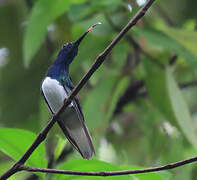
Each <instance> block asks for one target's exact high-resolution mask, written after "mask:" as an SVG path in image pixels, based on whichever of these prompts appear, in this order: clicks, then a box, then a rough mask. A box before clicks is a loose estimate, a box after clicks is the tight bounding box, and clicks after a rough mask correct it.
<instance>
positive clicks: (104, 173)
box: [20, 156, 197, 176]
mask: <svg viewBox="0 0 197 180" xmlns="http://www.w3.org/2000/svg"><path fill="white" fill-rule="evenodd" d="M196 161H197V156H195V157H192V158H189V159H185V160H182V161H178V162H175V163H170V164H167V165H164V166H158V167H154V168H146V169H135V170H122V171H99V172H98V171H97V172H85V171H65V170H59V169H48V168H36V167H28V166H24V165H22V166H20V171H29V172H42V173H53V174H67V175H83V176H118V175H128V174H142V173H148V172H157V171H164V170H170V169H174V168H177V167H180V166H183V165H186V164H191V163H193V162H196Z"/></svg>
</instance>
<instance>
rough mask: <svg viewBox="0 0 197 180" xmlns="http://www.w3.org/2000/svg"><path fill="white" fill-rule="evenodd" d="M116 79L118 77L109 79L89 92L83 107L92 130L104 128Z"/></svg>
mask: <svg viewBox="0 0 197 180" xmlns="http://www.w3.org/2000/svg"><path fill="white" fill-rule="evenodd" d="M116 79H117V76H113V77H108V78H107V79H105V80H103V81H101V82H100V83H98V84H97V86H96V87H95V88H94V89H93V90H92V91H91V92H89V94H88V96H87V99H86V101H85V103H84V105H83V112H84V115H85V119H86V123H87V124H88V128H89V129H90V130H93V129H95V128H99V127H101V126H103V119H104V117H105V114H106V113H107V107H106V103H107V102H108V98H109V96H110V93H111V91H112V88H113V86H114V84H115V82H116ZM95 114H96V115H95Z"/></svg>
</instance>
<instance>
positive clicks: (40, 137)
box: [0, 0, 155, 180]
mask: <svg viewBox="0 0 197 180" xmlns="http://www.w3.org/2000/svg"><path fill="white" fill-rule="evenodd" d="M154 1H155V0H149V1H147V3H146V4H145V5H144V7H142V8H141V9H140V10H139V11H138V12H137V14H136V15H135V16H134V17H133V18H132V19H131V20H130V21H129V22H128V24H127V25H126V26H125V27H124V28H123V29H122V31H121V32H120V33H119V34H118V35H117V36H116V38H115V39H114V40H113V41H112V42H111V43H110V44H109V45H108V46H107V48H106V49H105V50H104V51H103V52H102V53H101V54H100V55H99V56H98V57H97V58H96V59H95V62H94V63H93V65H92V66H91V67H90V69H89V70H88V72H87V73H86V74H85V75H84V76H83V78H82V79H81V80H80V82H79V83H78V84H77V86H76V87H75V88H74V89H73V91H72V92H71V94H70V95H69V97H68V98H67V100H66V101H65V103H64V105H63V106H62V107H61V108H60V110H59V111H58V113H57V114H56V115H55V116H53V118H52V119H51V120H50V121H49V122H48V124H47V125H46V127H45V128H44V129H43V130H42V131H41V132H40V133H39V135H38V136H37V138H36V139H35V140H34V142H33V143H32V145H31V146H30V147H29V149H28V150H27V151H26V152H25V153H24V155H23V156H22V157H21V158H20V160H19V161H17V162H16V163H15V164H14V165H13V166H12V167H11V168H10V169H9V170H7V171H6V172H5V173H4V174H3V175H2V176H1V177H0V179H1V180H3V179H7V178H9V177H10V176H12V175H13V174H15V173H16V172H18V171H20V167H21V166H22V165H23V164H24V163H25V162H26V161H27V159H28V158H29V157H30V156H31V154H32V153H33V152H34V150H35V149H36V148H37V147H38V146H39V144H40V143H42V142H43V141H44V140H45V138H46V136H47V134H48V132H49V130H50V129H51V128H52V127H53V125H54V124H55V122H56V120H57V117H58V116H59V115H60V114H61V113H62V112H63V110H64V109H65V108H66V107H67V106H68V105H69V104H70V102H71V101H72V99H73V98H74V97H75V96H76V95H77V94H78V92H79V91H80V90H81V88H82V87H83V86H84V85H85V84H86V83H87V81H88V80H89V79H90V77H91V76H92V74H93V73H94V72H95V71H96V70H97V69H98V68H99V67H100V65H101V64H102V63H103V62H104V61H105V58H106V56H107V55H108V54H109V53H110V52H111V50H112V49H113V47H114V46H115V45H116V44H117V43H118V42H119V41H120V40H121V39H122V37H123V36H124V35H125V34H126V33H127V32H128V31H129V30H130V29H131V27H133V26H134V25H135V24H136V23H137V22H138V20H139V19H140V18H142V17H143V16H144V15H145V13H146V12H147V10H148V9H149V8H150V7H151V5H152V4H153V2H154Z"/></svg>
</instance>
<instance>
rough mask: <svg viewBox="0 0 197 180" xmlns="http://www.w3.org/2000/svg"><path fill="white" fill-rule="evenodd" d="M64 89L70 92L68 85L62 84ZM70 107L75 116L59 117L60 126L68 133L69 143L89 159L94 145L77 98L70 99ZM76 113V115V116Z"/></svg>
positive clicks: (93, 151)
mask: <svg viewBox="0 0 197 180" xmlns="http://www.w3.org/2000/svg"><path fill="white" fill-rule="evenodd" d="M64 88H65V91H66V92H68V94H70V92H71V90H70V89H68V87H66V86H64ZM72 107H73V108H72V109H73V110H74V111H75V113H74V115H75V118H73V119H72V120H71V119H66V115H65V116H64V117H63V118H62V119H61V121H60V122H61V125H60V124H59V125H60V127H61V128H64V129H65V128H66V129H67V131H64V132H67V133H68V134H65V135H66V136H67V138H68V139H69V138H70V137H71V138H72V139H69V141H70V142H71V144H73V145H74V147H75V148H76V149H77V150H78V151H79V152H80V154H81V155H82V157H83V158H85V159H90V158H91V157H92V155H93V153H95V150H94V146H93V144H92V140H91V137H90V134H89V131H88V128H87V126H86V125H85V121H84V115H83V112H82V110H81V106H80V103H79V100H78V98H76V97H75V98H74V99H73V100H72ZM76 115H77V116H76ZM76 146H77V147H76Z"/></svg>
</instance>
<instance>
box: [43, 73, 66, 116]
mask: <svg viewBox="0 0 197 180" xmlns="http://www.w3.org/2000/svg"><path fill="white" fill-rule="evenodd" d="M41 88H42V91H43V94H44V96H45V99H46V100H47V103H48V105H49V106H50V108H51V110H52V111H53V113H57V111H58V110H59V109H60V107H61V106H62V105H63V103H64V100H65V98H67V97H68V94H67V93H66V91H65V89H64V87H63V86H62V85H61V84H60V83H59V82H58V81H57V80H55V79H51V78H50V77H46V78H45V79H44V81H43V83H42V86H41Z"/></svg>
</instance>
